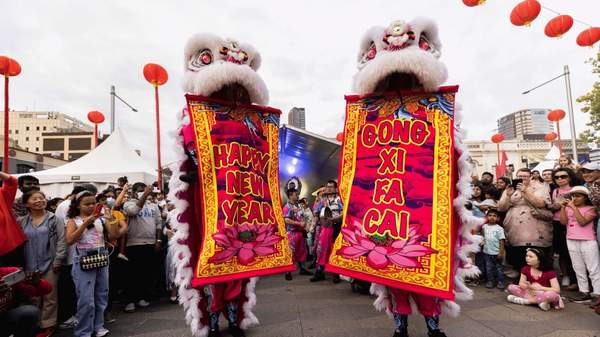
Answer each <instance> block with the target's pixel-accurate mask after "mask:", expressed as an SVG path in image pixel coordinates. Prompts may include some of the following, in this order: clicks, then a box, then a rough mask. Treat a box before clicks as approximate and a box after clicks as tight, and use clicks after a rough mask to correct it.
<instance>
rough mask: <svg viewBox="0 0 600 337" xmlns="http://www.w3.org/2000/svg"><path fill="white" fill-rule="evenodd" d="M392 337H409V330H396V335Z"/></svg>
mask: <svg viewBox="0 0 600 337" xmlns="http://www.w3.org/2000/svg"><path fill="white" fill-rule="evenodd" d="M392 337H408V331H407V330H398V329H396V330H394V336H392Z"/></svg>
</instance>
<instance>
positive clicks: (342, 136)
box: [335, 132, 344, 142]
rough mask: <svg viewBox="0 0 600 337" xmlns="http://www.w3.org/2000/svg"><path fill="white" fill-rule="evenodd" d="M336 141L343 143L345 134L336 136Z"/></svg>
mask: <svg viewBox="0 0 600 337" xmlns="http://www.w3.org/2000/svg"><path fill="white" fill-rule="evenodd" d="M335 139H336V140H337V141H338V142H343V141H344V133H343V132H340V133H338V134H337V135H336V136H335Z"/></svg>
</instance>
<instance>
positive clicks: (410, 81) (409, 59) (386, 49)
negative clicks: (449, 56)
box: [352, 18, 481, 315]
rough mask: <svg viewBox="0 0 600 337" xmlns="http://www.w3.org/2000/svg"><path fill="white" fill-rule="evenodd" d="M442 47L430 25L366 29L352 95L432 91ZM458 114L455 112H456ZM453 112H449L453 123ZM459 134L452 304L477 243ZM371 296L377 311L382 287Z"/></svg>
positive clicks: (451, 308) (440, 73) (451, 306)
mask: <svg viewBox="0 0 600 337" xmlns="http://www.w3.org/2000/svg"><path fill="white" fill-rule="evenodd" d="M441 51H442V43H441V41H440V39H439V37H438V28H437V25H436V24H435V22H433V21H432V20H430V19H427V18H415V19H414V20H412V21H410V22H405V21H401V20H398V21H393V22H392V23H391V24H389V25H388V26H387V27H383V26H374V27H371V28H370V29H369V30H367V32H366V33H365V35H364V36H363V38H362V40H361V43H360V47H359V52H358V58H357V62H358V65H357V66H358V72H357V73H356V74H355V75H354V78H353V83H352V90H353V92H355V93H357V94H361V95H364V94H371V93H383V92H389V91H411V90H416V91H437V90H438V88H439V87H440V86H441V85H442V84H443V83H444V82H445V81H446V79H447V77H448V70H447V69H446V65H445V64H444V63H443V62H441V61H440V60H439V59H440V57H441V55H442V53H441ZM457 110H458V109H457ZM458 114H459V111H455V115H456V118H457V121H458V120H459V116H458ZM462 137H463V136H462V135H461V130H456V131H455V141H454V144H455V150H456V151H457V157H458V168H459V179H458V183H457V189H458V196H457V197H456V199H455V200H454V206H455V209H456V211H457V213H458V214H459V216H460V219H461V222H462V224H461V226H460V228H459V230H458V235H459V238H458V240H457V241H458V247H457V251H456V259H457V261H456V263H455V265H456V266H457V269H456V270H455V280H454V284H455V289H454V293H455V296H456V299H461V300H464V299H470V298H471V297H472V294H473V292H472V290H470V289H469V288H467V287H466V286H465V283H464V278H465V277H469V276H475V275H477V274H478V273H479V270H478V269H477V267H475V266H474V265H473V263H472V262H473V261H471V260H470V258H469V254H470V253H472V252H476V251H478V250H479V242H480V239H479V238H478V237H475V236H473V235H471V229H473V228H474V227H476V226H477V225H478V224H480V223H481V220H480V219H478V218H476V217H473V216H472V214H471V213H470V212H469V211H467V210H466V208H465V207H463V206H464V205H465V204H466V203H467V198H468V196H470V195H471V186H470V182H471V165H470V164H469V161H468V159H469V152H468V149H467V148H466V147H465V146H464V145H463V144H462V140H461V139H462ZM371 292H372V293H374V294H376V295H377V296H378V298H377V300H376V301H375V307H376V308H378V309H380V310H383V309H387V308H388V305H389V297H388V296H387V291H386V289H385V287H383V286H381V285H377V284H373V286H372V288H371ZM444 309H445V310H444V311H445V312H447V313H449V314H451V315H457V314H458V313H459V311H460V307H459V306H458V305H457V304H456V303H455V302H453V301H445V302H444Z"/></svg>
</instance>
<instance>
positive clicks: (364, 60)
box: [360, 42, 377, 64]
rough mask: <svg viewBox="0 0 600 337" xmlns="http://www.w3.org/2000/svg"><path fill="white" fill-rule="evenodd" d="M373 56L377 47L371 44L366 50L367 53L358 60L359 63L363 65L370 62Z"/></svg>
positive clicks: (375, 54) (373, 43)
mask: <svg viewBox="0 0 600 337" xmlns="http://www.w3.org/2000/svg"><path fill="white" fill-rule="evenodd" d="M375 56H377V47H376V46H375V42H371V45H370V46H369V49H367V52H366V53H365V54H364V56H363V58H362V59H361V60H360V63H361V64H365V63H367V62H369V61H371V60H372V59H374V58H375Z"/></svg>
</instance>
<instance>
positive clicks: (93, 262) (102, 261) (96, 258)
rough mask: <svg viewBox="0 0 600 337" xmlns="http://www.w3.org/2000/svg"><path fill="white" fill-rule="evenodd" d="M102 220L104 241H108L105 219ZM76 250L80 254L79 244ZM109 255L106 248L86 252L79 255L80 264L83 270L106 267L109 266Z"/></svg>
mask: <svg viewBox="0 0 600 337" xmlns="http://www.w3.org/2000/svg"><path fill="white" fill-rule="evenodd" d="M100 221H101V222H102V228H103V231H102V232H103V235H104V242H107V241H106V226H105V224H104V220H102V219H100ZM75 250H76V251H77V254H78V255H79V250H78V249H77V246H75ZM109 256H110V254H109V253H108V252H107V251H106V250H100V249H97V250H93V251H89V252H87V253H86V255H84V256H80V257H79V266H80V267H81V270H83V271H88V270H93V269H99V268H102V267H106V266H108V261H109Z"/></svg>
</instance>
